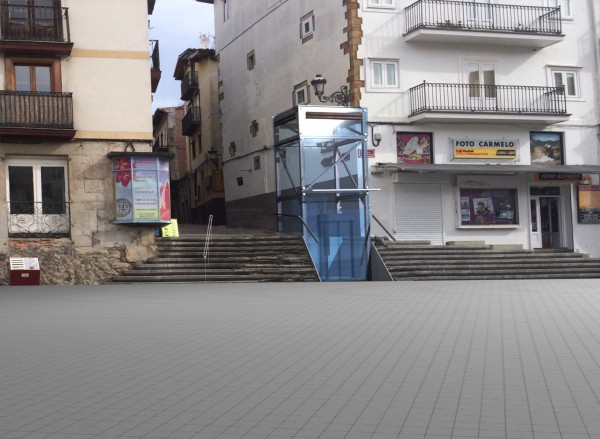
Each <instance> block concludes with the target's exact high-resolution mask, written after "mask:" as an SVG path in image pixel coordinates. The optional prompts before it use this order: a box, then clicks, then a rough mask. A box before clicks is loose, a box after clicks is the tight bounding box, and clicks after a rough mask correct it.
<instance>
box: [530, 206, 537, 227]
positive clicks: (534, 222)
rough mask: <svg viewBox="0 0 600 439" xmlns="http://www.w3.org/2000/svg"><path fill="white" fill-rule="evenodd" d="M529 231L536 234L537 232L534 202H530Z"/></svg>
mask: <svg viewBox="0 0 600 439" xmlns="http://www.w3.org/2000/svg"><path fill="white" fill-rule="evenodd" d="M531 231H532V232H533V233H536V232H537V231H538V225H537V202H536V200H531Z"/></svg>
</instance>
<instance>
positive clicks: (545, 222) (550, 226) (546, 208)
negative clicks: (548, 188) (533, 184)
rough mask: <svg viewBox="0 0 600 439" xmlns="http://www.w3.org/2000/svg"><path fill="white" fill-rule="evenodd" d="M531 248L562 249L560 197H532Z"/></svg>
mask: <svg viewBox="0 0 600 439" xmlns="http://www.w3.org/2000/svg"><path fill="white" fill-rule="evenodd" d="M530 203H531V230H530V237H531V247H532V248H562V247H563V243H562V233H561V224H560V216H561V212H560V197H544V196H532V197H531V200H530Z"/></svg>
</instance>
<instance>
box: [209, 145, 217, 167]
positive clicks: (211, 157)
mask: <svg viewBox="0 0 600 439" xmlns="http://www.w3.org/2000/svg"><path fill="white" fill-rule="evenodd" d="M207 154H208V159H209V160H210V161H211V162H212V164H213V165H215V166H218V165H219V159H218V158H217V150H216V149H215V147H214V146H211V147H210V149H209V150H208V151H207Z"/></svg>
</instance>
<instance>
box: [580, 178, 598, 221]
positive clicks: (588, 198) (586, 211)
mask: <svg viewBox="0 0 600 439" xmlns="http://www.w3.org/2000/svg"><path fill="white" fill-rule="evenodd" d="M577 222H578V223H579V224H600V186H598V185H588V184H580V185H577Z"/></svg>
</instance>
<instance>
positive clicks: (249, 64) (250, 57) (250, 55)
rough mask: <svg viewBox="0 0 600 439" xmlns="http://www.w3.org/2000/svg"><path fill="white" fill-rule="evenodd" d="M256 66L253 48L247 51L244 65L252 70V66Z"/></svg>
mask: <svg viewBox="0 0 600 439" xmlns="http://www.w3.org/2000/svg"><path fill="white" fill-rule="evenodd" d="M255 66H256V56H255V55H254V50H253V51H252V52H248V55H246V67H248V70H254V67H255Z"/></svg>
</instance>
